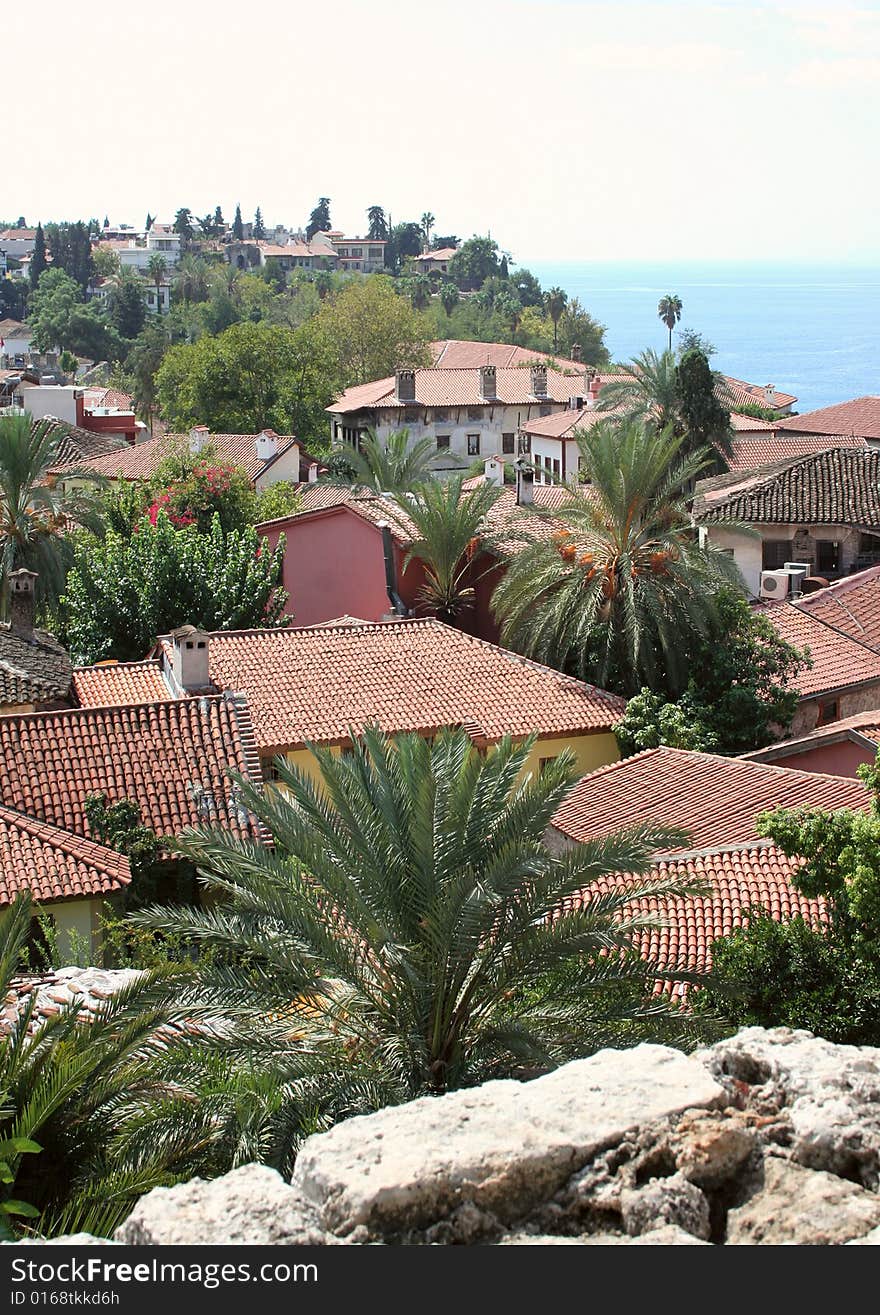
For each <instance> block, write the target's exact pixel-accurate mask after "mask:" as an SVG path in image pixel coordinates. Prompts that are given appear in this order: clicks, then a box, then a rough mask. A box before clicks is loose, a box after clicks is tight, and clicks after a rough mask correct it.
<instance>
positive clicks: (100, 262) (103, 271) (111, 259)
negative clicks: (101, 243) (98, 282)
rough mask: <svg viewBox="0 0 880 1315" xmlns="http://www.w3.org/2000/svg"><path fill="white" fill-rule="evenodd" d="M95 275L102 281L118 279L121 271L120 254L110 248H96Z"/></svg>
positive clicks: (93, 262)
mask: <svg viewBox="0 0 880 1315" xmlns="http://www.w3.org/2000/svg"><path fill="white" fill-rule="evenodd" d="M92 264H93V265H94V267H95V274H96V275H97V277H98V278H101V279H111V278H116V277H117V276H118V275H119V273H120V271H121V262H120V260H119V256H118V254H117V253H116V252H115V251H113V250H112V248H110V247H96V248H95V250H94V252H93V254H92Z"/></svg>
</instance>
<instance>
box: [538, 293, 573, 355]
mask: <svg viewBox="0 0 880 1315" xmlns="http://www.w3.org/2000/svg"><path fill="white" fill-rule="evenodd" d="M567 305H568V294H567V293H566V292H563V290H562V288H550V290H549V292H545V293H544V307H545V309H546V311H547V314H548V315H549V316H550V319H551V320H552V321H553V350H554V352H555V351H556V349H557V347H558V345H559V321H560V320H561V319H562V312H563V311H564V310H565V308H566V306H567Z"/></svg>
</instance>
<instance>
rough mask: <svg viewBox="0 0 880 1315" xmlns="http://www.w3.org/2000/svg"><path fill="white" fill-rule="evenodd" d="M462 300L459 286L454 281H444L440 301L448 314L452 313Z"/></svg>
mask: <svg viewBox="0 0 880 1315" xmlns="http://www.w3.org/2000/svg"><path fill="white" fill-rule="evenodd" d="M459 301H460V297H459V295H458V288H457V287H456V286H455V284H454V283H444V284H443V287H442V288H441V289H440V302H441V305H442V306H443V309H444V310H445V311H446V314H447V315H451V314H452V312H453V311H454V310H455V308H456V306H457V305H458V303H459Z"/></svg>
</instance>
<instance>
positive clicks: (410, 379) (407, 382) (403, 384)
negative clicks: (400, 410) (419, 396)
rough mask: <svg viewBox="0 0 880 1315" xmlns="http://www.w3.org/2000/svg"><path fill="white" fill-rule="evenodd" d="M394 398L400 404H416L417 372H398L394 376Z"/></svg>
mask: <svg viewBox="0 0 880 1315" xmlns="http://www.w3.org/2000/svg"><path fill="white" fill-rule="evenodd" d="M394 396H395V397H396V398H397V400H398V402H414V401H415V400H416V372H415V370H398V371H397V374H396V375H395V376H394Z"/></svg>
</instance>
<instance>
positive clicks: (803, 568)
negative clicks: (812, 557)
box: [784, 562, 813, 594]
mask: <svg viewBox="0 0 880 1315" xmlns="http://www.w3.org/2000/svg"><path fill="white" fill-rule="evenodd" d="M784 567H785V570H786V571H788V574H789V576H790V578H791V592H792V593H793V594H799V593H800V592H801V585H802V583H803V581H804V579H805V578H806V576H808V575H809V574H810V572H811V571H812V569H813V563H812V562H785V563H784Z"/></svg>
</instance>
